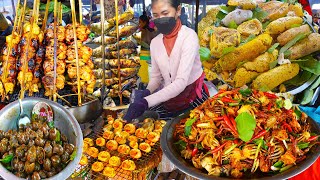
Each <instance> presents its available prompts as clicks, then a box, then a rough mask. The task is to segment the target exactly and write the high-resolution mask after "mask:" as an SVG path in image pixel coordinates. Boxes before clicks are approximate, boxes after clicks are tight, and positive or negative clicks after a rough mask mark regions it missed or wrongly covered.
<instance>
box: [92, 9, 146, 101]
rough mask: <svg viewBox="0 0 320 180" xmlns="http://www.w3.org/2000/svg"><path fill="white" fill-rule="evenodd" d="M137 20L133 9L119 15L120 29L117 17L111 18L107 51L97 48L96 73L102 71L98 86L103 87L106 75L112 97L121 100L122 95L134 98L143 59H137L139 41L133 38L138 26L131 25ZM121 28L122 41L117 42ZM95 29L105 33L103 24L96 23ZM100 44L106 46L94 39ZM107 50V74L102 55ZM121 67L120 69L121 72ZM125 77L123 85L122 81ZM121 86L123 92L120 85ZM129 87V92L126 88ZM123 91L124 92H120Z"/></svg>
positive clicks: (106, 42)
mask: <svg viewBox="0 0 320 180" xmlns="http://www.w3.org/2000/svg"><path fill="white" fill-rule="evenodd" d="M132 19H133V10H132V9H131V8H129V9H128V10H127V11H126V12H124V13H123V14H121V15H119V20H118V21H119V28H116V27H115V26H116V23H115V21H116V18H111V19H109V20H107V22H105V27H104V29H105V35H104V43H105V44H106V46H105V49H104V50H103V49H102V46H99V47H97V48H95V49H93V56H94V57H95V58H94V64H95V70H94V71H95V72H99V74H98V76H97V82H98V83H97V84H98V85H100V86H101V85H102V77H103V73H104V72H105V85H106V86H107V87H108V89H109V90H110V91H109V93H108V96H109V97H111V98H118V97H119V95H120V94H121V96H124V97H127V98H129V97H130V94H131V90H132V88H134V87H135V84H136V83H135V82H136V80H137V76H136V75H137V73H138V70H139V67H140V63H139V60H140V58H139V56H137V42H136V40H135V39H134V38H133V37H132V35H133V34H134V33H135V32H136V31H137V29H138V27H137V25H136V24H135V23H133V22H131V21H132ZM117 29H119V38H120V39H119V41H117ZM91 30H92V31H94V32H95V33H96V34H101V23H100V24H95V25H94V26H93V27H91ZM93 42H94V43H96V44H101V43H102V37H101V36H99V37H96V38H94V39H93ZM103 51H105V58H106V60H105V63H106V66H107V70H105V71H103V70H102V69H103V68H102V67H103V62H102V58H101V57H102V52H103ZM118 68H120V70H119V69H118ZM119 77H121V79H122V80H121V82H119ZM120 84H121V89H119V85H120ZM123 87H125V89H123ZM119 90H121V93H119Z"/></svg>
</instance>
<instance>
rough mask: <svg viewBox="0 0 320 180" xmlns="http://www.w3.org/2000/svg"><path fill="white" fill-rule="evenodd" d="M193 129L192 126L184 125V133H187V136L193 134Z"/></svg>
mask: <svg viewBox="0 0 320 180" xmlns="http://www.w3.org/2000/svg"><path fill="white" fill-rule="evenodd" d="M191 129H192V127H191V126H185V127H184V134H185V135H186V136H189V135H190V134H191Z"/></svg>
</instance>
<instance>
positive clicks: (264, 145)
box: [253, 138, 268, 150]
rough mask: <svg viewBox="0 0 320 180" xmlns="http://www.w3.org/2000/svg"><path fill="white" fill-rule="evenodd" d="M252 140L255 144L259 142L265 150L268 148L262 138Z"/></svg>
mask: <svg viewBox="0 0 320 180" xmlns="http://www.w3.org/2000/svg"><path fill="white" fill-rule="evenodd" d="M253 142H254V143H255V144H256V145H259V144H260V143H261V147H262V148H263V149H265V150H268V146H267V143H266V142H265V141H264V140H263V139H262V138H259V139H255V140H253Z"/></svg>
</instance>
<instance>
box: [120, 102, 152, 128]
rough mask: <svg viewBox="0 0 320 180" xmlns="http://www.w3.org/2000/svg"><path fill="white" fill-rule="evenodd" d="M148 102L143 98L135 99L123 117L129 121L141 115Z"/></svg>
mask: <svg viewBox="0 0 320 180" xmlns="http://www.w3.org/2000/svg"><path fill="white" fill-rule="evenodd" d="M148 107H149V106H148V102H147V100H145V99H144V98H142V99H138V100H136V101H135V102H134V103H132V104H130V106H129V109H128V111H127V114H126V115H125V116H124V117H123V119H125V120H127V121H128V122H131V121H132V119H135V118H137V117H139V116H141V115H142V114H143V113H144V112H145V111H146V110H147V109H148Z"/></svg>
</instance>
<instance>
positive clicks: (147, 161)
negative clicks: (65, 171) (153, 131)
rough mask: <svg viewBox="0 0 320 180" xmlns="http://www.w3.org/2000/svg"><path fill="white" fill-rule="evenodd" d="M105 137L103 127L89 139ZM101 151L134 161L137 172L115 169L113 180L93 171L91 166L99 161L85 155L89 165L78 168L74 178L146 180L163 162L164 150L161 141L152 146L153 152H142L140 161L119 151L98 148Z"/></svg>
mask: <svg viewBox="0 0 320 180" xmlns="http://www.w3.org/2000/svg"><path fill="white" fill-rule="evenodd" d="M102 135H103V127H102V128H101V129H100V130H98V131H96V132H93V133H92V134H90V135H89V136H88V138H91V139H93V140H95V139H96V138H98V137H102ZM96 148H97V149H99V152H101V151H108V152H109V153H110V155H111V156H118V157H120V159H121V160H124V159H128V160H132V161H134V163H135V165H136V170H134V171H127V170H124V169H122V168H121V167H120V166H119V167H115V171H116V175H115V177H113V178H108V177H106V176H104V175H103V174H102V172H94V171H92V170H91V165H92V164H93V163H94V162H95V161H97V158H92V157H91V156H88V155H87V154H83V155H85V156H86V157H87V158H88V164H87V165H84V166H82V165H80V164H79V166H78V167H77V168H76V170H75V171H74V173H73V175H72V177H80V178H86V179H110V180H131V179H133V180H135V179H141V177H143V179H145V177H147V174H148V173H149V172H150V171H151V170H152V169H154V168H155V167H157V166H158V164H159V163H160V162H161V159H162V150H161V145H160V141H158V142H156V143H155V145H153V146H152V148H151V151H150V152H149V153H145V152H143V151H141V153H142V155H141V157H140V158H139V159H134V158H131V157H130V155H123V154H120V153H118V152H117V151H111V152H110V151H109V150H107V148H106V147H105V146H104V147H96Z"/></svg>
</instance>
